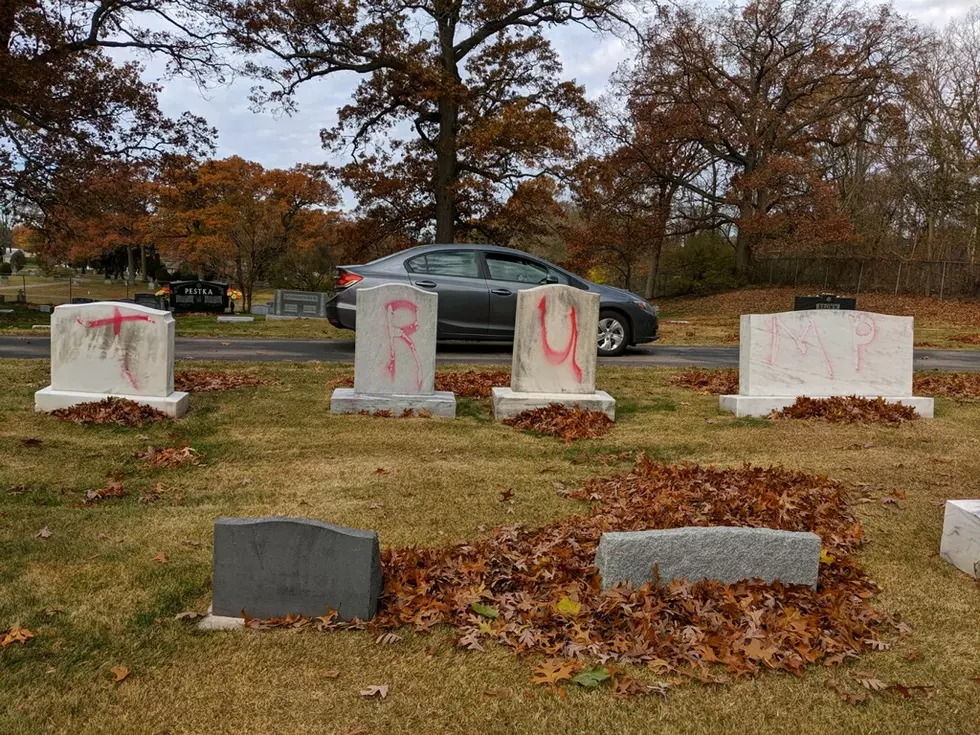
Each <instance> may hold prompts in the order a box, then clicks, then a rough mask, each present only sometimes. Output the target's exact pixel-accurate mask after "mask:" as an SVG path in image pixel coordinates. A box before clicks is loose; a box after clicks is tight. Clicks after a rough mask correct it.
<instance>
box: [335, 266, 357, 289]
mask: <svg viewBox="0 0 980 735" xmlns="http://www.w3.org/2000/svg"><path fill="white" fill-rule="evenodd" d="M363 280H364V279H363V278H362V277H361V276H359V275H357V274H356V273H351V272H350V271H345V270H338V271H337V288H347V287H348V286H353V285H354V284H355V283H357V282H358V281H363Z"/></svg>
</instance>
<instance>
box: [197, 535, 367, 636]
mask: <svg viewBox="0 0 980 735" xmlns="http://www.w3.org/2000/svg"><path fill="white" fill-rule="evenodd" d="M213 594H214V600H213V604H212V612H213V613H214V614H215V615H226V616H232V617H241V615H242V610H244V611H245V612H247V613H248V615H249V616H250V617H255V618H269V617H281V616H283V615H286V614H287V613H294V614H296V615H303V616H309V617H314V616H317V615H324V614H326V612H327V608H333V609H335V610H337V612H338V613H340V618H341V619H342V620H350V619H351V618H360V619H361V620H368V619H369V618H372V617H374V614H375V613H376V612H377V610H378V597H379V596H380V594H381V552H380V547H379V544H378V534H377V533H375V532H374V531H359V530H357V529H353V528H344V527H343V526H332V525H330V524H329V523H323V522H321V521H315V520H311V519H308V518H219V519H218V520H217V521H215V523H214V584H213Z"/></svg>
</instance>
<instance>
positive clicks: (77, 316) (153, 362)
mask: <svg viewBox="0 0 980 735" xmlns="http://www.w3.org/2000/svg"><path fill="white" fill-rule="evenodd" d="M51 388H52V389H53V390H56V391H71V392H81V393H101V394H106V395H113V394H115V395H129V396H155V397H166V396H169V395H170V394H172V393H173V392H174V318H173V316H172V315H171V314H170V312H167V311H160V310H158V309H150V308H147V307H145V306H137V305H134V304H125V303H117V302H113V301H101V302H96V303H92V304H65V305H63V306H58V307H56V308H55V310H54V313H53V314H52V316H51Z"/></svg>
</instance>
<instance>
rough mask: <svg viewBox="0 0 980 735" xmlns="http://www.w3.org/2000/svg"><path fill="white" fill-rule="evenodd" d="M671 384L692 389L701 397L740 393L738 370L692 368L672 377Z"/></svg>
mask: <svg viewBox="0 0 980 735" xmlns="http://www.w3.org/2000/svg"><path fill="white" fill-rule="evenodd" d="M670 384H671V385H676V386H679V387H681V388H690V389H691V390H693V391H695V392H696V393H700V394H701V395H705V396H711V395H718V396H726V395H733V394H735V393H738V370H737V369H736V368H727V369H724V370H705V369H703V368H691V369H690V370H682V371H681V372H679V373H675V374H674V375H671V376H670Z"/></svg>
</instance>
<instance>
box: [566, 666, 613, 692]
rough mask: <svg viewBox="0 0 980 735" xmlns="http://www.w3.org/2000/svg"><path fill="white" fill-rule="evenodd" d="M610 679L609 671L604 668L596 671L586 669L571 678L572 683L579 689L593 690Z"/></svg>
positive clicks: (601, 667)
mask: <svg viewBox="0 0 980 735" xmlns="http://www.w3.org/2000/svg"><path fill="white" fill-rule="evenodd" d="M611 678H612V674H610V673H609V669H607V668H606V667H605V666H600V667H599V668H597V669H586V670H585V671H582V672H580V673H578V674H576V675H575V676H573V677H572V682H573V683H575V684H578V685H579V686H581V687H586V688H589V689H593V688H596V687H598V686H599V685H600V684H602V683H603V682H604V681H608V680H609V679H611Z"/></svg>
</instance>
